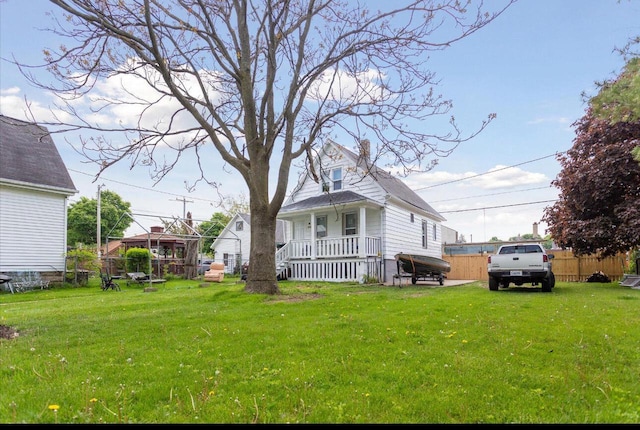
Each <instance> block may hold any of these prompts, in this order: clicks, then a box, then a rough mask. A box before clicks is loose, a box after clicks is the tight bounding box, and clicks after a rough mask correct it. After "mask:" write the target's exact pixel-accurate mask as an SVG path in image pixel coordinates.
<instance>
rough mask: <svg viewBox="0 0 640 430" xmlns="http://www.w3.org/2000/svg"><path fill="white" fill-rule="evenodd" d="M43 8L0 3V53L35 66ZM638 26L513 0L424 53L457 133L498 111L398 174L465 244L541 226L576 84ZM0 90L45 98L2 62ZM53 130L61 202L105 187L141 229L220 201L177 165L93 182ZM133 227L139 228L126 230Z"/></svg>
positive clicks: (47, 40) (554, 3) (602, 1)
mask: <svg viewBox="0 0 640 430" xmlns="http://www.w3.org/2000/svg"><path fill="white" fill-rule="evenodd" d="M50 9H52V6H51V5H50V4H49V3H48V2H47V1H44V0H26V1H25V0H5V1H2V0H0V57H2V58H7V57H10V56H11V55H15V56H16V57H18V59H19V60H20V61H21V62H24V63H39V62H40V60H41V51H42V48H43V47H46V46H50V45H52V44H53V43H52V40H51V37H52V36H51V34H50V33H46V32H41V31H38V30H37V29H38V28H42V27H44V26H45V22H46V20H47V17H46V15H45V14H46V12H47V11H48V10H50ZM638 34H640V2H639V1H637V0H633V1H627V0H620V1H618V0H520V1H519V2H518V3H516V4H515V5H513V6H512V7H511V8H509V9H508V10H507V11H506V12H505V13H504V14H503V15H502V16H500V17H499V18H498V19H497V20H496V21H494V22H493V23H491V24H489V25H488V26H487V27H486V28H484V29H482V30H480V31H479V32H477V33H475V34H474V35H472V36H470V37H469V38H467V39H464V40H462V41H460V42H459V43H457V44H454V45H453V46H452V47H450V48H449V49H447V50H445V51H442V52H437V53H432V54H431V58H430V64H431V68H432V70H433V71H435V72H436V73H437V75H438V77H439V78H440V80H441V81H440V86H439V87H438V88H437V90H438V91H439V92H440V93H441V94H442V95H443V96H444V97H445V98H447V99H452V100H453V103H454V108H453V111H452V112H451V113H452V114H453V115H454V116H455V117H456V120H457V121H458V123H459V125H460V126H461V127H462V129H463V131H467V132H471V131H473V130H475V129H476V128H478V127H479V125H480V124H481V122H482V121H483V120H484V119H486V118H487V116H488V115H489V114H490V113H496V114H497V118H496V119H495V120H494V121H493V122H492V123H491V124H490V125H489V127H488V128H487V129H486V130H485V131H483V132H482V133H481V134H480V135H478V136H477V137H475V138H474V139H472V140H471V141H468V142H465V143H462V144H461V145H460V146H459V147H458V148H457V149H456V150H455V151H454V152H453V153H452V154H451V155H449V156H448V157H446V158H441V159H440V160H439V163H438V165H437V166H436V167H435V168H434V169H433V170H431V171H430V172H428V173H423V174H416V175H412V176H411V177H409V178H407V179H406V180H405V182H406V183H407V184H409V185H410V186H411V187H412V188H413V189H415V190H417V191H418V193H419V194H420V195H421V196H422V197H423V198H424V199H425V200H426V201H427V202H429V203H430V204H431V205H432V206H433V207H434V208H435V209H436V210H438V211H440V212H441V213H442V215H443V216H444V217H445V218H447V221H446V222H445V223H444V224H445V225H447V226H448V227H450V228H453V229H454V230H457V231H458V232H459V233H461V234H463V235H464V236H465V238H466V240H467V241H471V240H473V241H474V242H479V241H485V240H489V239H491V237H494V236H497V237H498V238H500V239H505V240H506V239H508V238H509V237H512V236H516V235H518V234H525V233H531V232H532V226H533V223H534V222H538V223H540V226H539V232H540V233H541V234H544V229H545V228H546V225H545V224H544V223H541V218H542V214H543V210H544V207H545V206H547V205H549V204H551V203H550V202H549V201H552V200H554V199H556V198H557V190H556V189H554V188H552V187H551V186H550V182H551V181H552V180H553V179H554V178H555V177H556V175H557V174H558V172H559V171H560V166H559V163H558V162H557V161H556V159H555V157H554V156H553V154H555V153H556V152H562V151H566V150H567V149H569V148H570V147H571V145H572V143H573V139H574V137H575V133H574V130H573V128H572V127H571V124H572V123H573V122H574V121H576V120H577V119H579V118H580V117H582V116H583V115H584V112H585V105H584V103H583V101H582V97H581V93H582V92H586V93H587V94H595V85H594V82H596V81H600V80H603V79H606V78H611V77H613V76H616V75H617V74H618V73H619V71H620V70H621V68H622V66H623V60H622V58H621V57H620V55H619V54H617V53H615V52H613V49H614V47H616V46H618V47H620V46H623V45H624V44H625V43H626V42H627V41H628V39H629V38H631V37H633V36H635V35H638ZM0 97H1V98H0V112H1V113H2V114H3V115H8V116H12V117H16V118H23V114H22V109H21V108H20V106H19V105H20V102H21V100H22V99H24V97H27V98H28V99H29V100H31V101H35V102H36V103H37V102H41V103H48V101H47V100H50V99H48V97H47V94H43V93H42V91H40V90H37V89H35V88H33V87H31V86H29V84H28V83H27V82H26V80H25V79H24V78H23V77H22V76H21V75H20V73H19V72H18V70H17V69H16V68H15V67H14V66H12V65H11V64H9V63H7V62H6V61H4V60H2V61H0ZM54 139H55V141H56V144H57V146H58V149H59V151H60V153H61V155H62V157H63V160H64V161H65V164H66V165H67V168H68V169H69V171H70V174H71V177H72V179H73V181H74V183H75V185H76V188H77V189H78V190H79V193H78V194H76V195H75V196H73V197H72V198H71V201H76V200H78V199H79V198H80V197H81V196H86V197H90V198H95V196H96V192H97V189H98V185H100V184H104V188H103V189H108V190H111V191H114V192H116V193H118V194H119V195H121V196H122V197H123V198H124V199H125V200H127V201H129V202H130V203H131V204H132V211H133V212H134V213H135V214H139V215H140V218H139V220H140V224H142V225H144V226H145V227H148V226H150V225H156V224H158V222H157V220H158V218H157V215H162V216H165V217H171V216H182V213H183V210H184V209H185V208H186V211H191V212H192V213H193V216H194V218H195V219H196V220H203V219H209V218H210V216H211V214H212V213H213V212H216V211H219V210H220V209H219V207H217V203H218V196H217V194H216V193H215V192H214V191H213V190H211V189H210V188H208V187H206V186H204V185H203V186H198V187H197V189H196V190H195V191H193V192H191V193H187V192H186V191H185V189H184V181H185V180H188V179H189V169H188V166H182V167H181V168H178V169H176V171H175V172H173V173H172V174H171V175H170V176H169V177H168V178H166V179H165V180H163V181H162V182H161V183H160V184H158V185H155V186H154V183H153V182H152V181H151V179H150V178H149V174H148V172H147V171H146V170H145V169H144V168H142V167H136V168H134V169H133V170H129V166H127V165H122V166H115V167H112V168H110V169H109V170H107V171H106V172H105V173H104V174H103V176H102V177H101V179H100V180H98V181H97V182H92V181H93V175H94V174H95V173H96V169H95V167H93V166H91V165H88V164H86V163H85V162H83V160H82V159H81V158H80V157H79V156H78V155H77V154H75V153H74V151H73V150H71V148H70V147H69V145H68V144H67V143H66V142H65V141H64V138H63V137H62V136H60V135H55V137H54ZM507 167H510V168H507ZM493 170H496V172H495V173H489V172H491V171H493ZM227 171H228V172H229V173H222V174H221V183H222V189H223V191H224V192H225V193H228V194H230V195H232V196H239V195H240V194H241V191H239V190H243V189H245V187H244V185H243V184H242V181H241V179H240V178H239V175H238V174H237V173H233V172H231V171H229V169H227ZM296 177H297V175H295V174H294V175H293V176H292V178H293V179H295V178H296ZM465 178H466V179H465ZM294 186H295V183H294V182H292V183H290V187H289V188H290V189H292V188H293V187H294ZM244 194H245V195H246V196H248V194H247V193H246V192H245V193H244ZM184 200H186V204H185V203H184ZM535 202H541V203H535ZM143 215H144V216H143ZM137 232H142V231H141V230H140V228H139V226H134V227H133V228H131V229H130V230H129V231H128V232H127V233H132V234H133V233H137Z"/></svg>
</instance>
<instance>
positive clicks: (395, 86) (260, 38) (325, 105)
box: [14, 0, 515, 294]
mask: <svg viewBox="0 0 640 430" xmlns="http://www.w3.org/2000/svg"><path fill="white" fill-rule="evenodd" d="M514 2H515V0H502V2H501V3H500V4H499V3H498V2H497V1H492V2H491V6H492V7H493V8H494V10H491V11H490V10H486V9H485V5H484V4H483V2H482V1H475V2H472V1H460V0H441V1H432V0H423V1H395V2H387V1H375V2H374V1H355V0H345V1H340V0H336V1H334V0H298V1H295V0H254V1H246V0H164V1H163V0H126V1H122V0H100V1H95V0H51V3H52V4H54V5H55V6H57V7H58V8H59V9H61V10H62V11H63V14H64V16H63V17H62V19H55V15H52V16H54V25H53V28H52V30H54V31H55V32H56V34H57V35H59V36H65V37H67V38H68V41H69V42H70V44H68V45H66V44H65V45H61V46H59V47H57V48H55V49H50V50H46V51H45V62H46V67H47V68H48V69H49V71H50V72H51V74H52V75H53V76H54V77H55V78H57V79H56V80H55V81H54V83H53V84H51V83H48V84H44V83H43V82H41V81H39V80H38V79H36V78H35V76H34V75H33V74H32V73H31V70H30V69H28V68H27V67H29V66H27V65H24V64H23V65H21V66H22V71H23V73H24V74H25V76H27V77H30V78H31V79H32V81H33V83H34V84H36V85H37V86H40V87H41V88H46V89H50V90H54V91H55V92H56V93H57V94H58V95H59V100H60V104H59V105H58V106H56V107H55V108H56V110H58V111H59V110H64V111H65V115H64V116H62V115H61V116H58V117H57V119H56V122H52V123H46V122H45V123H43V124H44V125H50V126H58V127H60V126H64V127H65V128H64V131H72V130H73V131H76V132H78V131H80V132H83V131H86V132H93V133H94V134H95V132H96V131H97V132H100V135H99V136H100V137H90V138H88V137H86V138H84V139H82V148H81V149H79V150H81V151H82V152H83V154H84V155H85V156H86V157H87V159H88V160H90V161H93V162H96V163H99V165H100V166H101V167H100V170H99V173H98V175H97V176H99V175H100V173H101V172H102V171H104V170H105V169H107V168H108V167H109V166H111V165H113V164H114V163H117V162H120V161H123V160H127V161H128V162H129V163H131V165H132V166H133V165H140V164H142V165H147V166H148V167H149V169H150V171H152V172H153V174H154V175H155V176H154V177H155V179H156V180H157V181H160V180H161V179H162V178H163V177H164V176H165V175H166V174H167V173H168V172H169V171H171V169H172V168H173V167H174V166H175V165H176V163H177V162H178V160H179V159H180V157H182V156H184V154H185V152H187V151H189V152H192V153H194V154H195V158H196V160H197V161H196V163H197V168H198V169H199V177H198V178H196V179H195V183H198V182H201V181H204V182H206V183H208V184H210V185H213V186H216V185H217V184H216V182H215V181H214V180H213V179H212V178H213V177H215V175H212V172H208V171H207V169H206V165H207V160H208V159H209V158H208V157H210V156H211V154H212V150H211V148H215V152H216V153H218V154H219V156H220V157H221V158H222V159H223V160H224V162H225V163H226V164H228V165H229V166H231V167H232V168H233V169H235V170H237V171H238V172H239V173H240V174H241V175H242V177H243V178H244V180H245V182H246V184H247V187H248V190H249V203H250V209H251V219H252V229H251V253H250V259H251V263H252V264H251V273H250V274H249V278H248V280H247V284H246V291H248V292H260V293H268V294H275V293H278V292H279V289H278V284H277V281H276V272H275V255H274V244H275V226H276V216H277V214H278V211H279V209H280V207H281V206H282V203H283V201H284V198H285V195H286V191H287V187H288V178H289V173H290V169H291V167H292V163H293V162H294V161H297V162H300V163H302V164H301V165H306V166H307V167H310V166H311V163H309V160H311V158H312V157H313V155H314V150H315V148H317V147H318V146H319V145H321V144H322V143H323V142H324V141H325V140H326V139H328V138H332V137H333V136H335V133H338V132H340V133H341V134H342V135H344V136H347V138H353V139H354V143H356V144H357V142H359V141H360V140H361V139H369V140H370V141H371V142H372V143H373V144H372V146H373V149H374V151H371V153H370V154H369V156H370V160H371V162H372V163H377V164H379V165H380V163H382V162H383V161H384V162H385V163H386V164H385V165H391V164H393V165H397V166H401V167H402V168H403V171H404V173H405V174H407V173H409V172H410V171H416V170H428V169H429V168H431V167H432V166H433V165H434V164H435V163H436V162H437V157H441V156H446V155H448V154H449V153H450V152H451V151H453V150H454V149H455V147H456V146H457V145H458V144H459V143H460V142H462V141H464V140H468V139H470V138H471V137H473V136H474V135H476V134H477V133H479V132H480V131H481V130H482V129H484V128H485V127H486V125H487V124H488V123H489V122H490V121H491V119H493V117H494V114H489V115H488V118H487V119H485V120H483V121H482V124H481V125H480V126H479V127H477V129H476V131H473V132H471V133H467V134H466V135H463V134H462V132H461V131H460V129H459V128H458V126H457V125H456V122H455V120H454V119H453V117H451V118H450V120H449V122H448V125H447V127H446V130H445V131H444V132H442V133H436V132H429V131H425V130H429V129H430V127H428V126H427V124H426V122H425V121H426V120H428V119H429V118H430V117H434V116H438V115H446V114H448V113H449V111H450V109H451V107H452V103H451V101H450V100H446V99H444V98H443V97H442V96H441V95H439V94H437V93H436V92H435V91H434V88H433V87H434V86H436V85H437V84H438V82H437V80H436V77H435V74H434V73H433V72H431V71H430V70H429V69H428V68H427V67H426V66H427V62H428V59H429V55H430V52H432V51H438V50H443V49H445V48H447V47H448V46H450V45H451V44H452V43H454V42H456V41H459V40H461V39H463V38H465V37H467V36H469V35H471V34H472V33H474V32H476V31H477V30H479V29H481V28H482V27H484V26H485V25H487V24H489V23H490V22H491V21H493V20H494V19H495V18H496V17H497V16H499V15H500V14H501V13H503V12H504V11H505V10H506V9H507V8H508V7H509V6H510V5H511V4H513V3H514ZM374 5H375V7H379V8H380V9H379V10H374V9H370V7H371V6H374ZM14 61H15V63H16V64H19V62H18V61H16V60H15V59H14ZM106 78H108V79H120V80H121V88H120V91H119V92H118V93H116V94H104V93H102V92H101V91H100V88H99V86H100V82H102V81H101V80H102V79H106ZM87 97H91V103H92V105H91V106H92V110H91V112H81V111H79V110H78V108H77V105H78V101H79V100H82V99H84V98H87ZM131 108H135V109H136V114H135V115H130V116H129V119H131V120H130V121H127V120H123V121H121V122H119V123H117V124H114V123H113V122H110V121H109V119H111V118H113V116H114V115H113V114H114V112H116V111H117V110H124V109H131ZM163 110H171V114H170V115H160V114H161V113H162V111H163ZM69 118H73V120H69ZM412 121H418V122H419V123H420V124H421V126H420V127H419V128H417V129H416V128H410V127H409V124H410V122H412ZM41 123H42V121H41ZM434 129H435V127H433V128H431V130H434ZM58 130H60V128H58ZM114 133H117V134H118V136H119V137H118V139H117V140H115V142H117V143H114V141H112V140H111V139H112V138H113V137H110V136H113V134H114ZM123 134H124V135H125V136H126V139H127V140H126V143H125V144H122V143H121V140H122V136H123ZM342 143H343V144H345V143H347V142H344V139H343V142H342ZM428 157H430V158H431V160H426V159H427V158H428ZM194 167H195V166H194ZM272 171H273V172H272ZM213 173H216V172H213ZM310 174H311V175H312V176H313V177H314V178H317V174H316V172H313V171H311V172H310ZM270 175H273V178H274V181H275V183H276V186H275V189H274V190H270V189H269V182H270V177H271V176H270ZM195 183H194V184H192V185H193V186H194V185H195Z"/></svg>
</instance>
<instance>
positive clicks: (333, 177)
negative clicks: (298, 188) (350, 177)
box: [322, 167, 342, 193]
mask: <svg viewBox="0 0 640 430" xmlns="http://www.w3.org/2000/svg"><path fill="white" fill-rule="evenodd" d="M341 189H342V167H339V168H337V169H332V170H331V171H329V172H322V192H323V193H328V192H330V191H339V190H341Z"/></svg>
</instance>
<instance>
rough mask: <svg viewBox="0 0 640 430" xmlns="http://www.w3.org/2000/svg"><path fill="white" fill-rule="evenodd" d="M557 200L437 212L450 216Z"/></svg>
mask: <svg viewBox="0 0 640 430" xmlns="http://www.w3.org/2000/svg"><path fill="white" fill-rule="evenodd" d="M557 201H558V199H556V200H540V201H539V202H529V203H514V204H511V205H501V206H487V207H484V208H473V209H458V210H455V211H438V212H439V213H441V214H451V213H458V212H471V211H481V210H485V209H499V208H510V207H513V206H525V205H535V204H538V203H551V202H557Z"/></svg>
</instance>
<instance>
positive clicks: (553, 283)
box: [549, 272, 556, 288]
mask: <svg viewBox="0 0 640 430" xmlns="http://www.w3.org/2000/svg"><path fill="white" fill-rule="evenodd" d="M555 286H556V275H554V274H553V272H551V274H550V275H549V288H553V287H555Z"/></svg>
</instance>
